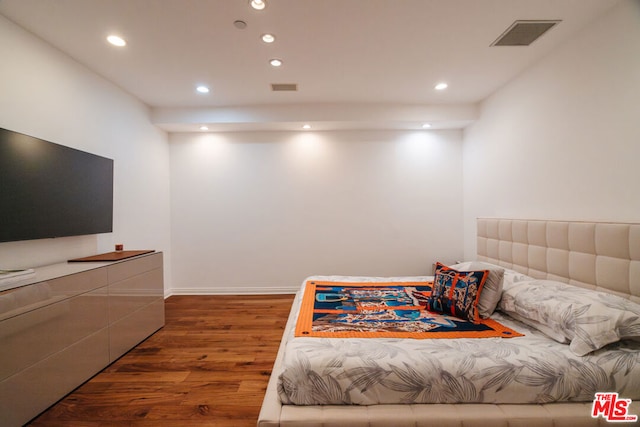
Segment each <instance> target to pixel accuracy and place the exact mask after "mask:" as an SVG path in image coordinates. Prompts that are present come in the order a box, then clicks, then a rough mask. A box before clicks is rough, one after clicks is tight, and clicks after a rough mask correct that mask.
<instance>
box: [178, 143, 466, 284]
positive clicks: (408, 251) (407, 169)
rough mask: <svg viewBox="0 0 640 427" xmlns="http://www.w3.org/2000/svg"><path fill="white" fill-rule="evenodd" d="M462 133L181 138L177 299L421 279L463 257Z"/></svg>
mask: <svg viewBox="0 0 640 427" xmlns="http://www.w3.org/2000/svg"><path fill="white" fill-rule="evenodd" d="M461 145H462V141H461V132H460V131H420V132H392V131H382V132H380V131H376V132H366V131H350V132H346V131H342V132H308V133H305V132H299V133H298V132H247V133H218V134H172V135H171V136H170V152H171V155H170V157H171V193H172V198H171V222H172V223H171V229H172V247H173V272H174V276H173V286H174V288H173V292H174V293H207V292H278V291H283V290H285V291H291V290H295V289H296V288H297V287H298V286H299V285H300V283H301V282H302V280H303V279H304V278H305V277H307V276H309V275H313V274H323V275H330V274H340V275H373V276H376V275H379V276H387V275H418V274H428V273H430V272H431V265H432V263H433V262H435V261H436V260H441V261H443V262H446V261H454V260H456V259H458V258H460V257H461V256H462V230H461V228H460V224H462V200H461V197H460V196H461V194H462V151H461V150H462V147H461Z"/></svg>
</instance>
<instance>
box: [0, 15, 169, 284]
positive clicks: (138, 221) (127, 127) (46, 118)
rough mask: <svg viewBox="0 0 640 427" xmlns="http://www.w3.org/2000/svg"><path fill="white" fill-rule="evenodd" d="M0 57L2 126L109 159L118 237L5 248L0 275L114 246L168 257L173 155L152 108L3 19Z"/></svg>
mask: <svg viewBox="0 0 640 427" xmlns="http://www.w3.org/2000/svg"><path fill="white" fill-rule="evenodd" d="M0 58H2V60H1V64H0V127H3V128H6V129H10V130H13V131H16V132H21V133H25V134H28V135H32V136H35V137H38V138H42V139H45V140H48V141H52V142H55V143H58V144H62V145H66V146H69V147H73V148H77V149H81V150H84V151H88V152H91V153H94V154H98V155H101V156H105V157H109V158H111V159H114V167H115V173H114V181H115V186H114V193H115V194H114V224H113V226H114V231H113V233H108V234H101V235H98V236H82V237H67V238H59V239H42V240H33V241H24V242H11V243H1V244H0V268H11V267H22V268H24V267H36V266H40V265H44V264H49V263H54V262H60V261H64V260H67V259H69V258H74V257H78V256H87V255H93V254H95V253H98V252H107V251H111V250H113V245H114V244H115V243H123V244H124V245H125V249H127V248H129V249H156V250H162V251H168V250H169V245H170V231H169V157H168V156H169V148H168V142H167V135H166V134H165V133H164V132H162V131H159V130H158V129H157V128H156V127H155V126H153V125H151V123H150V120H149V111H148V108H147V107H146V106H144V105H143V104H142V103H140V102H139V101H137V100H136V99H134V98H133V97H131V96H130V95H128V94H126V93H124V92H123V91H122V90H120V89H119V88H117V87H116V86H114V85H113V84H111V83H109V82H107V81H106V80H104V79H102V78H101V77H99V76H97V75H96V74H94V73H92V72H90V71H88V70H87V69H86V68H84V67H83V66H81V65H79V64H78V63H77V62H75V61H73V60H72V59H70V58H69V57H67V56H65V55H63V54H61V53H60V52H59V51H58V50H56V49H53V48H52V47H50V46H49V45H48V44H46V43H44V42H43V41H41V40H40V39H37V38H35V37H34V36H32V35H31V34H29V33H27V32H25V31H24V30H22V29H20V28H19V27H17V26H16V25H14V24H13V23H11V22H10V21H8V20H6V19H5V18H4V17H2V16H0ZM43 215H46V212H43ZM0 226H1V225H0ZM165 257H166V258H167V257H168V253H167V254H165ZM167 265H168V263H167ZM165 273H166V275H167V277H166V278H165V280H166V281H168V280H169V279H170V277H169V276H170V274H169V271H168V270H167V271H166V272H165Z"/></svg>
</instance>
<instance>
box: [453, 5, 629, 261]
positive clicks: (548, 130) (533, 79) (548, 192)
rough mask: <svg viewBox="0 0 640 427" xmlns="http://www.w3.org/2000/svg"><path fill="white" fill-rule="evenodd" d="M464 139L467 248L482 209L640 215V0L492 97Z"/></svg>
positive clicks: (524, 214) (472, 246)
mask: <svg viewBox="0 0 640 427" xmlns="http://www.w3.org/2000/svg"><path fill="white" fill-rule="evenodd" d="M463 147H464V148H463V164H464V196H465V197H464V198H465V206H464V218H465V220H464V221H465V258H474V257H475V254H476V243H475V233H476V225H475V219H476V218H477V217H483V216H489V217H511V218H529V219H538V218H549V219H573V220H605V221H607V220H608V221H631V222H640V192H639V190H638V184H639V183H640V1H637V0H625V1H623V2H621V3H620V4H619V5H618V6H616V7H615V8H614V9H612V11H611V12H610V13H609V14H607V15H606V16H604V17H603V18H601V19H599V20H598V21H596V22H594V23H593V24H591V25H589V26H588V27H586V28H585V29H584V30H583V31H582V32H581V33H579V34H578V35H577V36H576V37H575V38H574V39H573V40H571V41H570V42H568V43H566V44H565V45H563V46H561V47H560V48H558V49H556V50H555V51H554V52H552V53H551V54H550V55H549V56H547V57H546V58H544V59H543V60H542V61H541V62H540V63H538V64H537V65H536V66H534V67H532V68H530V69H528V70H527V71H526V72H525V73H524V74H522V75H521V76H519V77H518V78H516V79H515V80H514V81H512V82H511V83H509V84H508V85H506V86H505V87H504V88H502V89H501V90H499V91H498V92H497V93H495V94H494V95H492V96H491V97H490V98H489V99H487V100H486V101H485V102H484V103H483V105H482V106H481V112H480V119H479V120H478V121H477V122H476V123H475V124H474V125H472V126H471V127H469V128H467V129H466V130H465V133H464V144H463Z"/></svg>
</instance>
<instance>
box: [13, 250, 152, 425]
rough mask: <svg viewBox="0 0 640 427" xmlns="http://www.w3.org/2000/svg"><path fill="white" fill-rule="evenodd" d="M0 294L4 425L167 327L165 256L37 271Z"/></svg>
mask: <svg viewBox="0 0 640 427" xmlns="http://www.w3.org/2000/svg"><path fill="white" fill-rule="evenodd" d="M22 285H23V286H21V287H18V288H15V289H10V290H7V291H4V292H0V424H2V425H3V426H20V425H22V424H24V423H26V422H28V421H29V420H31V419H32V418H34V417H35V416H37V415H38V414H39V413H40V412H42V411H44V410H45V409H47V408H48V407H49V406H51V405H52V404H54V403H55V402H57V401H58V400H59V399H61V398H62V397H64V396H65V395H66V394H68V393H69V392H71V391H72V390H74V389H75V388H76V387H78V386H79V385H80V384H82V383H83V382H85V381H86V380H88V379H89V378H91V377H92V376H93V375H95V374H96V373H98V372H100V371H101V370H102V369H104V368H105V367H106V366H107V365H109V364H110V363H111V362H113V361H114V360H116V359H118V358H119V357H120V356H122V355H123V354H124V353H126V352H127V351H128V350H130V349H131V348H133V347H134V346H136V345H137V344H138V343H140V342H141V341H143V340H144V339H145V338H147V337H148V336H149V335H151V334H153V333H154V332H155V331H157V330H158V329H160V328H161V327H162V326H163V325H164V284H163V275H162V253H161V252H153V253H150V254H147V255H141V256H137V257H135V258H130V259H126V260H122V261H116V262H108V263H107V262H91V263H61V264H54V265H50V266H45V267H41V268H37V269H35V276H33V277H31V278H29V279H27V280H26V282H25V283H23V284H22Z"/></svg>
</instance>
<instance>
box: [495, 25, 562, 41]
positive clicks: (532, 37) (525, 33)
mask: <svg viewBox="0 0 640 427" xmlns="http://www.w3.org/2000/svg"><path fill="white" fill-rule="evenodd" d="M559 22H560V20H555V21H548V20H547V21H516V22H514V23H513V24H511V26H510V27H509V28H507V31H505V32H504V33H502V35H500V37H498V39H497V40H496V41H494V42H493V43H491V46H529V45H530V44H531V43H533V42H534V41H536V40H537V39H538V38H539V37H540V36H542V35H543V34H544V33H546V32H547V31H549V30H550V29H551V28H553V27H555V26H556V25H557V24H558V23H559Z"/></svg>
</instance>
